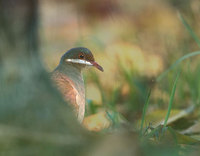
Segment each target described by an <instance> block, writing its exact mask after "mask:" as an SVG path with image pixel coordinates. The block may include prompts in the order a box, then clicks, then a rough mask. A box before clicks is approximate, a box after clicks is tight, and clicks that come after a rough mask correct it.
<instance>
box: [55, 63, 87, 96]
mask: <svg viewBox="0 0 200 156" xmlns="http://www.w3.org/2000/svg"><path fill="white" fill-rule="evenodd" d="M56 70H58V71H59V72H61V73H62V74H64V75H66V76H67V77H68V78H69V79H70V80H71V81H72V82H73V83H74V84H75V87H76V88H77V89H78V90H80V91H81V92H84V93H85V90H84V81H83V75H82V71H81V69H79V68H77V67H76V66H74V65H72V64H65V65H61V64H60V65H59V66H58V67H57V68H56Z"/></svg>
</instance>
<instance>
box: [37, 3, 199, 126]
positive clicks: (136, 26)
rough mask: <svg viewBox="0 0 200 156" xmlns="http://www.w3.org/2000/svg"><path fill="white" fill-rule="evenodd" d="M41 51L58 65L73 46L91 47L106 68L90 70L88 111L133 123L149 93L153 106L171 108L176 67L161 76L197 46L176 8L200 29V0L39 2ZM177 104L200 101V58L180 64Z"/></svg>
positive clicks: (50, 63)
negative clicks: (107, 112)
mask: <svg viewBox="0 0 200 156" xmlns="http://www.w3.org/2000/svg"><path fill="white" fill-rule="evenodd" d="M39 10H40V11H39V12H40V14H39V15H40V17H39V18H40V24H39V25H40V37H41V45H42V46H41V56H42V59H43V61H44V65H45V67H46V69H47V70H48V71H52V70H53V69H54V68H55V67H56V66H57V65H58V63H59V59H60V57H61V56H62V54H63V53H65V52H66V51H67V50H68V49H70V48H72V47H76V46H84V47H87V48H89V49H90V50H91V51H92V52H93V54H94V55H95V58H96V60H97V62H99V64H101V65H102V66H103V67H104V69H105V72H104V73H101V72H98V71H96V70H95V69H90V70H87V71H86V72H85V73H84V75H85V84H86V89H87V95H86V96H87V99H88V105H87V114H86V115H87V116H88V115H91V114H94V113H97V112H102V111H105V110H112V111H116V112H119V113H121V114H122V115H123V116H124V117H125V118H126V119H127V120H128V121H131V122H132V123H134V121H135V120H137V119H138V118H140V117H141V113H142V109H143V106H144V103H145V99H146V96H147V91H148V90H149V89H150V88H152V93H151V98H150V103H151V104H150V108H149V110H150V111H154V110H157V109H167V106H168V101H169V96H170V94H171V88H172V84H173V81H174V79H175V75H176V73H177V70H174V71H172V72H169V73H168V74H167V76H166V77H165V78H164V79H163V80H162V81H160V82H157V81H156V78H157V77H158V76H159V75H160V74H161V73H162V72H164V71H165V70H166V69H167V68H169V67H170V65H172V64H173V63H174V62H175V61H176V60H177V59H179V58H180V57H181V56H183V55H185V54H188V53H190V52H193V51H197V50H198V49H199V48H198V45H197V44H196V43H195V41H194V40H193V38H192V37H191V36H190V34H189V33H188V32H187V29H186V28H185V27H184V25H183V23H182V22H181V20H180V18H179V15H178V12H180V13H181V14H182V15H183V17H184V18H185V19H186V21H187V22H188V23H189V24H190V26H191V27H192V28H193V30H194V31H195V32H196V34H199V33H200V32H199V31H200V29H199V26H200V2H199V0H191V1H187V0H184V1H183V0H167V1H163V0H148V1H137V0H126V1H123V0H102V1H99V0H84V1H78V0H77V1H70V0H68V1H64V0H56V1H54V0H51V1H49V0H48V1H47V0H40V9H39ZM179 68H180V69H181V70H182V74H181V78H180V80H179V81H180V82H179V85H178V88H177V94H176V96H175V102H174V109H183V108H186V107H187V106H189V105H191V103H192V104H198V103H199V96H200V90H199V89H200V87H199V86H200V82H199V77H200V75H199V74H200V71H199V57H195V58H191V59H188V60H186V61H185V62H184V63H182V64H181V65H180V66H179Z"/></svg>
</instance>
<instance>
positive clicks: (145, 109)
mask: <svg viewBox="0 0 200 156" xmlns="http://www.w3.org/2000/svg"><path fill="white" fill-rule="evenodd" d="M150 95H151V90H150V91H149V93H148V95H147V99H146V102H145V104H144V107H143V112H142V121H141V127H140V136H142V133H143V126H144V120H145V115H146V112H147V109H148V106H149V98H150Z"/></svg>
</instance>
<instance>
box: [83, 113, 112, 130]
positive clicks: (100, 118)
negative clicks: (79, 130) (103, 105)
mask: <svg viewBox="0 0 200 156" xmlns="http://www.w3.org/2000/svg"><path fill="white" fill-rule="evenodd" d="M110 125H111V121H110V120H109V119H108V118H107V114H106V112H100V113H97V114H94V115H90V116H88V117H85V119H84V120H83V126H84V127H85V128H86V129H88V130H89V131H96V132H98V131H101V130H103V129H106V128H109V127H110Z"/></svg>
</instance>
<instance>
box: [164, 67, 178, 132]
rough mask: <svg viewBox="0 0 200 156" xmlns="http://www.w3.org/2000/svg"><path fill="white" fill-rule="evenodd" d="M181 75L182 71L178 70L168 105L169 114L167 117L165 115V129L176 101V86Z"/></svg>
mask: <svg viewBox="0 0 200 156" xmlns="http://www.w3.org/2000/svg"><path fill="white" fill-rule="evenodd" d="M179 76H180V71H179V72H178V74H177V76H176V80H175V82H174V85H173V88H172V93H171V96H170V100H169V105H168V110H167V114H166V117H165V121H164V125H163V129H165V127H166V125H167V121H168V119H169V116H170V112H171V110H172V104H173V101H174V95H175V91H176V86H177V82H178V79H179Z"/></svg>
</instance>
